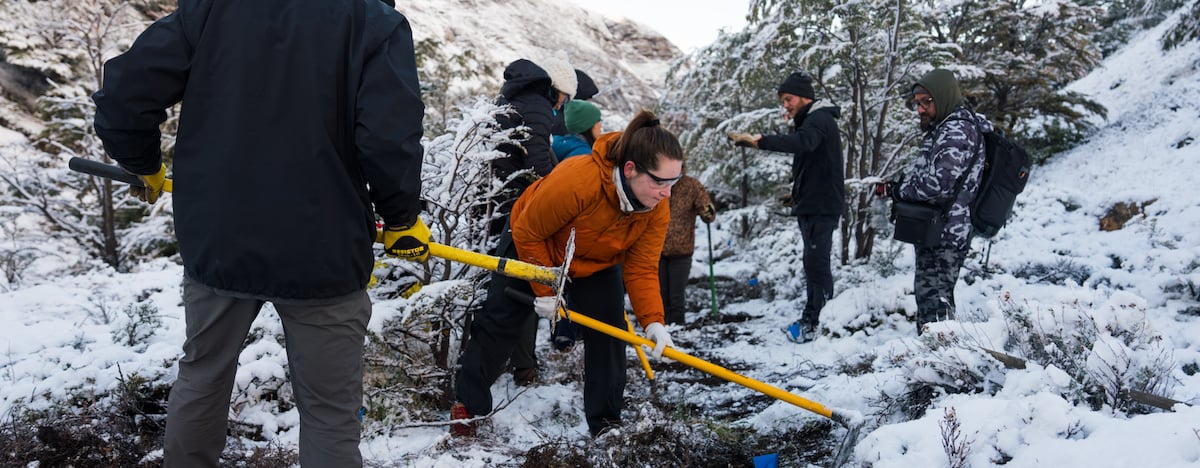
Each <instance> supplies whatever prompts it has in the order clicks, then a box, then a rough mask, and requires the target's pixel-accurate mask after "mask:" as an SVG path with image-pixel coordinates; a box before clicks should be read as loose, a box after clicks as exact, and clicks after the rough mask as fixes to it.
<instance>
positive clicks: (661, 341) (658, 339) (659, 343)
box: [646, 322, 675, 359]
mask: <svg viewBox="0 0 1200 468" xmlns="http://www.w3.org/2000/svg"><path fill="white" fill-rule="evenodd" d="M646 339H648V340H650V341H653V342H654V350H653V351H650V354H653V355H654V359H660V358H662V353H663V349H664V348H666V347H667V346H670V347H672V348H674V347H675V343H674V342H672V341H671V334H670V333H667V327H664V326H663V324H662V323H659V322H654V323H652V324H650V325H647V326H646Z"/></svg>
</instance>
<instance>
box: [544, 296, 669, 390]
mask: <svg viewBox="0 0 1200 468" xmlns="http://www.w3.org/2000/svg"><path fill="white" fill-rule="evenodd" d="M559 313H560V314H561V313H562V312H559ZM621 315H624V316H625V325H626V326H627V327H628V328H629V333H630V334H632V335H634V336H637V333H635V332H634V331H633V322H630V321H629V315H628V314H625V313H622V314H621ZM633 349H635V350H637V355H638V359H641V360H642V369H645V370H646V378H647V379H650V380H654V369H651V368H650V359H648V358H646V352H645V351H643V350H642V347H641V346H634V347H633Z"/></svg>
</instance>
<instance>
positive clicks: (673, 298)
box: [658, 254, 692, 325]
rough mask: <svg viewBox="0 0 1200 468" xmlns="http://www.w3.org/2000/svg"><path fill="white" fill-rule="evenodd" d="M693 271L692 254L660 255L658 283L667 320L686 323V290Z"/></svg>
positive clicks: (668, 321)
mask: <svg viewBox="0 0 1200 468" xmlns="http://www.w3.org/2000/svg"><path fill="white" fill-rule="evenodd" d="M691 272H692V256H691V255H690V254H689V255H679V256H675V257H659V259H658V285H659V289H660V291H661V292H662V298H663V310H665V311H666V317H665V318H666V322H667V323H677V324H680V325H682V324H684V322H686V320H685V319H684V313H685V310H686V308H687V299H686V296H685V295H684V290H685V289H686V288H687V282H688V276H689V274H690V273H691Z"/></svg>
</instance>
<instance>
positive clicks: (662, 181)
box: [633, 161, 683, 187]
mask: <svg viewBox="0 0 1200 468" xmlns="http://www.w3.org/2000/svg"><path fill="white" fill-rule="evenodd" d="M633 165H634V166H636V167H637V169H638V170H639V171H641V172H643V173H645V174H646V175H648V176H650V179H651V180H653V181H654V183H655V184H657V185H658V186H659V187H670V186H673V185H675V183H676V182H679V179H680V178H681V177H683V175H682V174H680V175H679V176H677V177H669V178H663V177H659V176H656V175H654V174H653V173H651V172H650V170H649V169H646V166H643V165H642V164H641V163H639V162H637V161H634V162H633Z"/></svg>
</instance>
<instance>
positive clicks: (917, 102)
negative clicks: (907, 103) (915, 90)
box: [911, 96, 933, 109]
mask: <svg viewBox="0 0 1200 468" xmlns="http://www.w3.org/2000/svg"><path fill="white" fill-rule="evenodd" d="M911 104H912V107H913V109H928V108H929V106H932V105H933V96H925V97H924V98H920V99H913V100H912V103H911Z"/></svg>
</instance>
